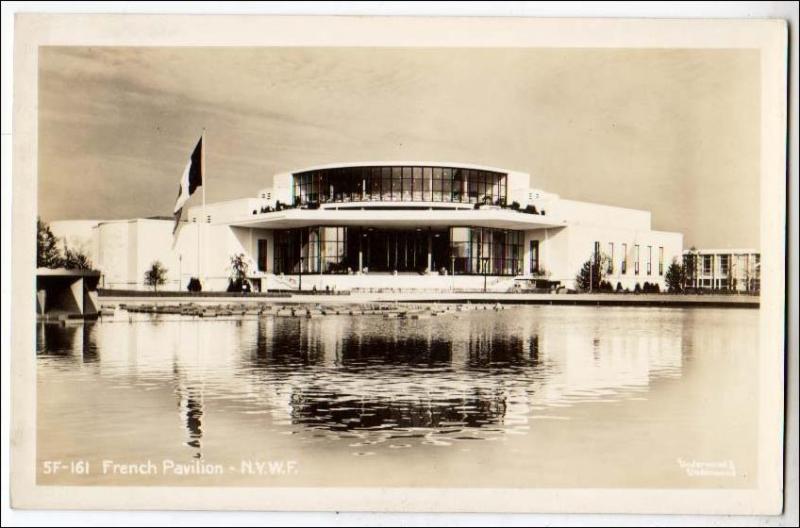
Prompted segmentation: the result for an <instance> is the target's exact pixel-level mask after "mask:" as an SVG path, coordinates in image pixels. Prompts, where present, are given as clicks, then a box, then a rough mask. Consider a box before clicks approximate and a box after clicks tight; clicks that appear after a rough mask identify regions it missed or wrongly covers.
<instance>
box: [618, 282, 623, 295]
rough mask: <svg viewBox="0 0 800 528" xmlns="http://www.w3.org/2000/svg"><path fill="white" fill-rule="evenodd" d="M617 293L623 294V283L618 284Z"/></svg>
mask: <svg viewBox="0 0 800 528" xmlns="http://www.w3.org/2000/svg"><path fill="white" fill-rule="evenodd" d="M617 293H622V283H621V282H618V283H617Z"/></svg>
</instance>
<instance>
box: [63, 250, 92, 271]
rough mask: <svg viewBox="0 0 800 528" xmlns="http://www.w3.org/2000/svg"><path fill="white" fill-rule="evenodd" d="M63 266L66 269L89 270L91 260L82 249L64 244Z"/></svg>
mask: <svg viewBox="0 0 800 528" xmlns="http://www.w3.org/2000/svg"><path fill="white" fill-rule="evenodd" d="M64 267H65V268H67V269H78V270H90V269H92V261H91V260H89V257H87V256H86V255H85V254H84V253H83V252H82V251H80V250H78V249H70V248H68V247H66V246H64Z"/></svg>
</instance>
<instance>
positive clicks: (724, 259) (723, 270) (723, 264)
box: [719, 255, 730, 275]
mask: <svg viewBox="0 0 800 528" xmlns="http://www.w3.org/2000/svg"><path fill="white" fill-rule="evenodd" d="M729 269H730V255H720V256H719V272H720V274H722V275H727V274H728V270H729Z"/></svg>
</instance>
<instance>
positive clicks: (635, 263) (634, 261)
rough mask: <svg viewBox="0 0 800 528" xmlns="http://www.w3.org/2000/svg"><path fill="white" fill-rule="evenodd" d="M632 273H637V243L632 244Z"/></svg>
mask: <svg viewBox="0 0 800 528" xmlns="http://www.w3.org/2000/svg"><path fill="white" fill-rule="evenodd" d="M633 274H634V275H638V274H639V244H636V245H634V246H633Z"/></svg>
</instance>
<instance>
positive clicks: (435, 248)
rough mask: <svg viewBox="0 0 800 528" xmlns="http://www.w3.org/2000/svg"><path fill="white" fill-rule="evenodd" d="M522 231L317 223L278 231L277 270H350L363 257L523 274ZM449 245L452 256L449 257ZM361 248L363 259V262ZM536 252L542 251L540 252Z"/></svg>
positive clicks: (408, 268) (382, 264)
mask: <svg viewBox="0 0 800 528" xmlns="http://www.w3.org/2000/svg"><path fill="white" fill-rule="evenodd" d="M523 242H524V236H523V232H522V231H515V230H510V229H493V228H486V227H451V228H450V229H449V231H429V230H419V231H418V230H372V229H368V228H346V227H326V226H315V227H308V228H301V229H284V230H276V231H275V273H285V274H296V273H300V272H301V271H300V270H301V269H302V273H350V272H354V271H358V269H359V267H358V266H359V262H361V265H362V266H363V267H364V268H367V269H368V270H369V271H370V272H388V271H401V272H419V273H421V272H424V270H425V269H426V268H427V264H428V251H429V250H430V252H431V259H430V261H431V270H430V272H431V273H438V272H440V271H441V270H442V269H445V270H447V273H455V274H457V275H482V274H486V275H519V274H522V273H523V271H524V250H523ZM448 248H449V259H448ZM359 253H361V260H360V261H359ZM537 253H538V252H537Z"/></svg>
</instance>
